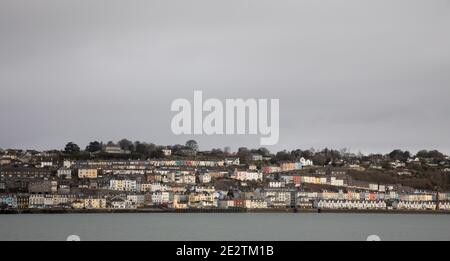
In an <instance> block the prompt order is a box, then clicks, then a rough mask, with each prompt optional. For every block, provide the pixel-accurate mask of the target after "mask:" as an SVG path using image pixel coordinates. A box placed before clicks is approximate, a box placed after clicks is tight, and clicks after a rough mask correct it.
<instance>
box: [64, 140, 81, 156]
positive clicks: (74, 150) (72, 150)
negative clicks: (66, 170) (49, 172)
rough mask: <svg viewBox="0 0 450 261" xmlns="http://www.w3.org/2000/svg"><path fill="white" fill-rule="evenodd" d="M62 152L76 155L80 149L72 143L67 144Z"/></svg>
mask: <svg viewBox="0 0 450 261" xmlns="http://www.w3.org/2000/svg"><path fill="white" fill-rule="evenodd" d="M64 151H65V152H66V153H68V154H77V153H79V152H80V147H79V146H78V145H77V144H75V143H73V142H69V143H67V145H66V147H65V148H64Z"/></svg>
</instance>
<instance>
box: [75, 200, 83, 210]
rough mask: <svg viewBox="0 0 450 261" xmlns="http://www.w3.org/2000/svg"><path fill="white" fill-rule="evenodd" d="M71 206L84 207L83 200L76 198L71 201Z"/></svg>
mask: <svg viewBox="0 0 450 261" xmlns="http://www.w3.org/2000/svg"><path fill="white" fill-rule="evenodd" d="M72 207H73V208H75V209H82V208H84V201H82V200H76V201H74V202H72Z"/></svg>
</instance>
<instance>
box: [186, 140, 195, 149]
mask: <svg viewBox="0 0 450 261" xmlns="http://www.w3.org/2000/svg"><path fill="white" fill-rule="evenodd" d="M186 147H188V148H189V149H191V150H193V151H198V143H197V141H195V140H188V141H187V142H186Z"/></svg>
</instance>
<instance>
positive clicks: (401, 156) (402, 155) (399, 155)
mask: <svg viewBox="0 0 450 261" xmlns="http://www.w3.org/2000/svg"><path fill="white" fill-rule="evenodd" d="M410 157H411V153H409V151H402V150H394V151H392V152H391V153H389V158H390V159H392V160H400V161H406V160H408V158H410Z"/></svg>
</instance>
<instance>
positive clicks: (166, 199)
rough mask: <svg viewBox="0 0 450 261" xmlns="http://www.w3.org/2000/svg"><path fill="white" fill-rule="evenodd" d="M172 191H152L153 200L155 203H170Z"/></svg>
mask: <svg viewBox="0 0 450 261" xmlns="http://www.w3.org/2000/svg"><path fill="white" fill-rule="evenodd" d="M170 201H171V200H170V193H169V192H163V191H161V192H154V193H152V202H153V204H155V205H161V204H168V203H170Z"/></svg>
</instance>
